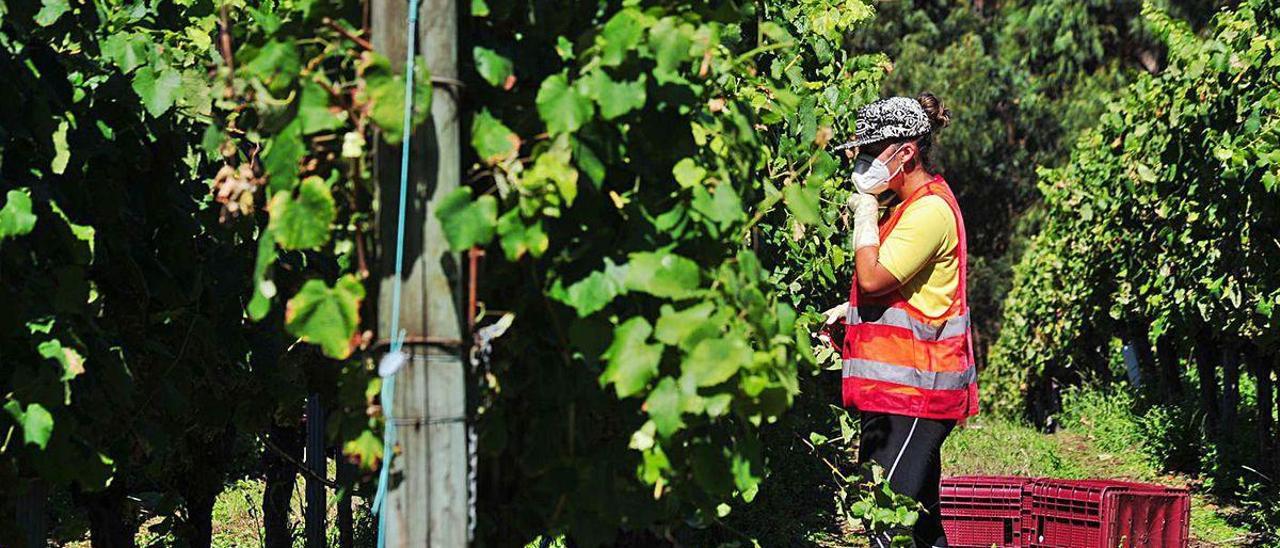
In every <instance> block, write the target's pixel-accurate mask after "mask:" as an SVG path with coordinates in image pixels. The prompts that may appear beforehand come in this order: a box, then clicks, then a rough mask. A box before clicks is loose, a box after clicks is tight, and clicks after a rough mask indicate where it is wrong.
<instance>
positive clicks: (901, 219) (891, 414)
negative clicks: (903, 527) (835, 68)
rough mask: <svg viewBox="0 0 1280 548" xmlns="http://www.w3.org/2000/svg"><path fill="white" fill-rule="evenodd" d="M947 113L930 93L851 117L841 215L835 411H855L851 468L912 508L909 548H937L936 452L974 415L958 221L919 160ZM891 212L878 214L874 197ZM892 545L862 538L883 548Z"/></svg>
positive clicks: (832, 314) (830, 318) (946, 192)
mask: <svg viewBox="0 0 1280 548" xmlns="http://www.w3.org/2000/svg"><path fill="white" fill-rule="evenodd" d="M949 121H950V113H949V111H948V110H947V109H946V108H944V107H943V105H942V102H941V101H940V100H939V99H938V98H937V97H935V96H934V95H932V94H930V93H923V94H921V95H920V96H919V97H918V98H915V99H912V98H910V97H891V98H888V99H882V100H880V101H876V102H874V103H871V104H869V105H866V106H864V107H862V108H861V109H859V110H858V120H857V128H856V129H857V133H856V134H855V137H854V140H853V141H852V142H850V143H847V147H848V148H850V149H852V150H855V151H856V153H855V154H852V155H851V156H853V157H854V158H856V161H855V164H854V168H853V175H852V183H853V186H854V187H855V190H856V192H854V194H853V196H852V198H850V200H849V205H850V206H851V208H852V210H853V247H854V250H855V251H854V255H855V260H854V262H855V265H854V266H855V268H854V275H853V284H852V287H851V288H850V291H849V300H848V302H846V303H844V304H842V305H839V306H836V307H834V308H832V309H830V310H828V311H827V312H826V316H827V318H826V324H827V325H828V326H830V325H832V324H835V323H836V322H838V321H840V320H843V321H844V324H845V329H844V341H843V344H842V345H840V351H841V356H842V358H843V362H844V367H843V375H842V389H841V391H842V394H843V400H844V405H845V406H846V407H852V408H855V409H857V410H858V412H859V416H860V419H861V422H862V436H861V440H860V443H859V446H858V461H859V463H860V464H865V463H868V462H873V463H876V464H878V465H879V466H881V467H883V469H884V471H885V477H886V478H887V481H888V483H889V486H890V488H892V489H893V490H894V491H895V492H897V493H899V494H903V495H907V496H910V497H912V498H913V499H915V500H916V501H918V502H919V503H921V505H923V508H924V512H923V513H922V514H921V516H920V519H919V520H918V521H917V522H916V524H915V526H914V528H913V530H912V531H910V532H906V531H903V532H897V534H909V535H910V536H913V537H914V539H915V543H916V546H922V547H923V546H947V540H946V534H945V533H944V532H943V530H942V521H941V519H940V516H939V501H938V495H939V483H940V482H941V473H942V466H941V464H942V463H941V456H940V449H941V447H942V442H943V440H944V439H946V437H947V434H949V433H950V432H951V429H952V428H953V427H955V425H956V423H957V422H958V421H961V420H964V419H966V418H968V417H970V416H973V415H974V414H976V413H977V410H978V388H977V383H976V370H975V368H974V361H973V351H972V346H971V344H970V335H969V307H968V300H967V294H966V291H965V274H966V254H965V233H964V220H963V219H962V218H961V216H960V208H959V205H958V204H957V202H956V198H955V195H954V194H952V192H951V189H950V187H948V186H947V182H946V181H945V180H943V178H942V177H941V176H939V175H936V174H934V173H932V169H931V167H930V163H929V151H930V148H931V147H932V144H933V138H934V135H935V133H937V131H938V130H939V129H941V128H942V127H944V126H946V125H947V123H948V122H949ZM889 195H896V196H897V198H898V204H897V205H896V206H894V207H892V208H890V209H889V210H888V211H886V212H885V214H884V215H883V218H882V216H881V214H880V203H879V200H878V199H877V198H878V196H889ZM891 537H892V535H881V536H880V537H877V538H873V541H872V545H873V546H888V541H889V538H891Z"/></svg>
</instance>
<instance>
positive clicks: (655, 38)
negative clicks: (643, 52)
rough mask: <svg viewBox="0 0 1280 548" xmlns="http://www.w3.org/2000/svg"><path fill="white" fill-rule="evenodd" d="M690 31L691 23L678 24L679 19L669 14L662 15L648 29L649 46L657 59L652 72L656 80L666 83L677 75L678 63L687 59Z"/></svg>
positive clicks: (690, 43)
mask: <svg viewBox="0 0 1280 548" xmlns="http://www.w3.org/2000/svg"><path fill="white" fill-rule="evenodd" d="M692 33H693V25H690V24H688V23H684V24H680V23H679V19H677V18H676V17H671V16H668V17H663V18H662V19H660V20H659V21H658V22H657V24H655V25H653V27H652V28H650V29H649V42H650V47H652V48H653V53H654V58H655V60H656V61H657V66H656V67H654V71H653V74H654V76H655V77H657V80H658V82H660V83H666V82H670V81H672V80H674V79H676V78H678V77H679V73H678V71H679V70H680V65H681V64H682V63H685V62H687V61H689V48H690V47H691V46H692V45H693V40H692V39H691V38H690V35H691V34H692Z"/></svg>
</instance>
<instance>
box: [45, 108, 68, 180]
mask: <svg viewBox="0 0 1280 548" xmlns="http://www.w3.org/2000/svg"><path fill="white" fill-rule="evenodd" d="M70 127H71V124H70V123H69V122H67V120H66V119H62V120H59V121H58V129H57V130H55V131H54V132H53V150H54V155H53V161H51V162H50V163H49V171H52V172H54V173H56V174H58V175H61V174H63V173H64V172H66V170H67V162H70V161H71V146H70V145H68V144H67V130H68V129H70Z"/></svg>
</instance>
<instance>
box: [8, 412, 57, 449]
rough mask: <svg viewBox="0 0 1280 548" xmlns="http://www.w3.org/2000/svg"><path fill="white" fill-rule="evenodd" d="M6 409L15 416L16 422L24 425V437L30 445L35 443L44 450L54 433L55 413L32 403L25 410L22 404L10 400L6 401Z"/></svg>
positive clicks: (10, 414)
mask: <svg viewBox="0 0 1280 548" xmlns="http://www.w3.org/2000/svg"><path fill="white" fill-rule="evenodd" d="M4 410H5V411H7V412H8V413H9V416H11V417H13V420H14V422H17V423H18V424H19V425H21V426H22V438H23V439H24V440H25V442H26V443H27V444H28V445H35V446H36V447H39V448H40V450H42V451H43V450H44V448H45V447H47V446H48V444H49V437H50V436H52V435H53V415H51V414H49V410H48V409H45V408H44V406H43V405H40V404H38V403H32V404H30V405H28V406H27V410H26V411H23V410H22V404H20V403H18V402H17V401H14V400H9V402H8V403H5V405H4Z"/></svg>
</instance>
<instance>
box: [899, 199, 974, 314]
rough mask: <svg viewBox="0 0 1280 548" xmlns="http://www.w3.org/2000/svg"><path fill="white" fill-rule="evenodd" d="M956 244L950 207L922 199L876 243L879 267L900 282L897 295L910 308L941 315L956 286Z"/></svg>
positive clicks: (938, 200) (954, 222) (954, 220)
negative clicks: (882, 267)
mask: <svg viewBox="0 0 1280 548" xmlns="http://www.w3.org/2000/svg"><path fill="white" fill-rule="evenodd" d="M899 207H901V206H899ZM959 242H960V235H959V234H957V233H956V216H955V214H954V213H952V212H951V207H950V206H948V205H947V202H946V201H944V200H943V199H942V197H940V196H935V195H929V196H923V197H921V198H919V199H917V200H916V201H915V202H912V203H911V204H910V205H909V206H907V210H906V211H903V212H902V217H901V218H899V219H898V224H897V225H896V226H894V228H893V231H892V232H890V233H889V236H888V237H887V238H885V240H884V241H883V242H880V264H881V265H883V266H884V268H885V270H888V271H889V273H890V274H893V277H894V278H897V279H898V281H899V282H902V287H900V288H898V292H899V293H901V294H902V296H903V297H904V298H906V299H907V302H908V303H910V304H911V306H914V307H916V308H918V309H919V310H920V311H921V312H923V313H924V314H925V315H926V316H935V317H936V316H941V315H943V314H945V313H946V312H947V308H948V307H950V306H951V301H952V299H953V298H954V297H955V295H956V291H958V290H959V287H960V260H959V259H958V258H957V257H956V253H955V249H956V246H957V245H959Z"/></svg>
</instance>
